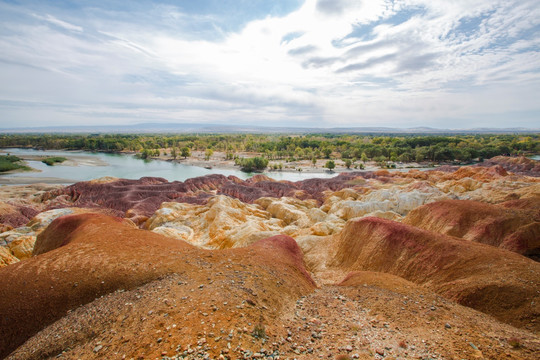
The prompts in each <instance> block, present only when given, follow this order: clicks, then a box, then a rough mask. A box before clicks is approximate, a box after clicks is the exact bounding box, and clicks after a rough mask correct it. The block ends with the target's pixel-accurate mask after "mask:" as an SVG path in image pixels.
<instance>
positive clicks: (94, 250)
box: [0, 214, 314, 358]
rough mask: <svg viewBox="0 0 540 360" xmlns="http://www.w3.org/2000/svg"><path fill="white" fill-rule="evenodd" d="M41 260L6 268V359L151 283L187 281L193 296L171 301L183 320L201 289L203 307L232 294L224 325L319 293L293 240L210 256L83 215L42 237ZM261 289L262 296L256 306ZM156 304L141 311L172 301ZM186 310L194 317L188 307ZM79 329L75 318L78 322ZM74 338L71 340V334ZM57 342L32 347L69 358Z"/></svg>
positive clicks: (147, 350) (0, 350) (0, 294)
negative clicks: (84, 312) (56, 325)
mask: <svg viewBox="0 0 540 360" xmlns="http://www.w3.org/2000/svg"><path fill="white" fill-rule="evenodd" d="M36 254H40V255H37V256H35V257H32V258H30V259H28V260H25V261H21V262H20V263H17V264H14V265H12V266H8V267H5V268H2V269H0V313H1V314H2V316H0V357H4V356H6V355H7V354H9V353H10V352H11V351H13V350H15V349H16V348H17V347H18V346H20V345H21V344H22V343H24V342H25V341H26V340H27V339H29V338H30V337H31V336H33V335H34V334H36V332H38V331H40V330H42V329H44V328H45V327H46V326H48V325H50V324H52V323H53V322H55V321H57V320H59V319H61V318H63V317H65V316H66V314H68V313H70V312H71V311H73V310H74V309H77V308H79V307H81V306H82V305H84V304H88V303H90V302H92V301H94V300H95V299H97V298H99V297H102V296H105V295H107V294H110V296H111V297H112V298H115V296H116V295H114V294H117V293H116V292H117V291H119V290H120V291H123V290H128V291H129V290H130V293H131V294H132V295H134V294H133V292H134V291H135V292H136V291H137V289H138V288H140V287H141V286H143V285H144V284H148V283H152V282H153V281H156V280H157V279H160V278H163V277H164V276H177V277H178V276H180V277H181V278H182V279H183V280H182V281H184V282H185V283H186V284H188V285H189V286H187V287H186V288H189V290H190V291H188V290H185V291H179V292H175V291H173V292H172V293H169V294H167V296H170V297H171V298H169V301H168V302H167V303H168V305H171V304H172V303H174V307H175V308H176V307H177V306H178V309H177V310H178V311H179V313H182V314H184V312H183V311H180V310H181V309H182V304H180V303H181V302H182V299H181V297H180V295H181V294H183V296H187V295H188V294H189V293H190V292H193V291H195V289H196V291H198V293H197V294H198V297H196V299H199V300H198V301H196V302H195V306H200V301H201V300H204V299H206V300H208V299H212V298H213V297H217V298H219V296H218V295H216V294H218V293H221V295H220V296H221V297H222V298H223V297H225V298H227V297H228V295H229V294H230V295H231V298H230V301H231V304H230V306H224V307H225V308H226V309H227V310H226V311H225V313H223V314H221V313H220V318H222V319H221V320H223V319H225V320H223V321H226V319H227V318H229V319H230V317H231V314H232V313H233V312H234V311H235V309H236V308H235V307H233V304H234V305H237V304H238V302H240V301H244V300H245V301H247V302H248V304H249V303H255V302H262V303H263V304H264V305H265V306H266V308H267V313H268V314H270V315H268V316H271V315H272V314H274V315H275V314H276V313H278V312H279V311H281V308H282V306H285V305H286V304H287V302H288V301H294V300H295V299H296V298H298V297H299V296H301V295H302V294H306V293H308V292H309V291H311V290H312V289H313V287H314V283H313V280H312V279H311V278H310V277H309V275H308V274H307V272H306V270H305V268H304V265H303V260H302V257H301V256H302V255H301V250H300V249H299V248H298V246H297V245H296V242H295V241H294V240H293V239H292V238H290V237H287V236H276V237H272V238H269V239H264V240H261V241H259V242H257V243H255V244H253V245H252V246H249V247H246V248H242V249H232V250H222V251H219V252H218V251H207V250H201V249H198V248H195V247H193V246H191V245H189V244H187V243H185V242H182V241H178V240H174V239H171V238H167V237H164V236H161V235H159V234H155V233H152V232H150V231H146V230H139V229H136V228H134V227H133V225H130V224H128V223H126V222H125V221H124V220H122V219H119V218H113V217H110V216H106V215H101V214H83V215H72V216H65V217H62V218H58V219H56V220H55V221H53V223H51V225H50V226H49V227H48V228H47V229H46V230H45V231H44V232H43V233H42V234H40V236H39V237H38V240H37V244H36ZM239 270H241V272H240V271H239ZM247 274H249V277H248V278H246V275H247ZM174 286H176V287H180V288H181V287H182V286H183V283H182V285H180V283H178V285H176V283H175V284H174ZM259 289H262V290H260V291H262V293H260V295H259V297H258V298H255V299H253V300H251V299H252V298H254V297H255V296H257V294H256V292H258V291H259ZM233 294H234V296H236V297H234V296H233ZM191 295H193V294H191ZM148 301H149V302H150V305H149V304H146V305H145V306H143V307H142V308H141V309H142V310H141V311H143V310H144V311H148V308H149V307H148V306H150V307H151V306H152V301H154V302H159V303H160V305H163V304H162V303H163V301H164V300H163V297H162V295H158V296H157V297H156V298H151V299H149V300H148ZM224 301H225V302H226V301H227V300H224ZM154 305H155V304H154ZM155 306H156V307H157V305H155ZM171 306H172V305H171ZM166 307H167V306H166ZM106 308H107V307H106V306H105V308H104V309H106ZM145 309H146V310H145ZM101 310H103V309H100V308H98V309H95V312H96V313H100V312H101ZM185 310H186V312H190V311H189V310H188V309H187V308H186V309H185ZM208 311H209V312H212V310H208ZM104 314H107V311H105V312H104ZM129 315H130V314H129V311H128V316H129ZM259 315H260V316H261V318H264V317H266V316H267V314H262V315H261V314H258V313H253V314H251V317H248V318H249V319H251V320H252V321H253V319H254V318H255V319H256V318H258V317H259ZM263 315H264V316H263ZM128 316H126V317H128ZM199 316H200V317H201V319H203V315H199ZM135 319H137V320H140V318H137V317H135V318H133V319H131V320H133V321H134V320H135ZM201 319H199V320H197V319H193V318H192V319H187V320H185V321H188V320H189V321H200V320H201ZM79 320H80V319H79ZM109 320H110V319H109ZM158 320H159V319H158ZM156 321H157V320H156ZM77 322H78V320H77V319H75V320H74V323H77ZM188 323H189V322H188ZM188 323H185V327H186V328H189V326H188ZM200 329H201V327H199V329H198V330H200ZM87 330H88V331H87V335H85V336H86V337H83V338H82V339H81V338H76V339H75V340H76V341H75V340H74V341H75V342H77V341H82V342H83V343H84V344H86V341H89V338H88V337H90V338H91V334H93V335H92V336H96V334H95V333H93V332H92V331H93V330H92V329H91V328H90V329H87ZM131 330H132V331H135V332H137V334H133V333H130V334H124V335H125V336H126V337H131V338H137V339H138V341H141V342H144V341H147V342H149V341H150V340H149V338H150V337H152V340H151V342H152V343H154V342H155V339H154V338H153V334H154V331H155V329H154V328H152V329H146V331H149V332H151V333H146V334H145V333H144V332H143V333H140V334H139V333H138V332H139V331H140V329H139V330H136V329H131ZM143 330H144V329H143ZM64 331H65V330H64ZM186 331H187V330H186ZM189 331H197V329H191V330H189ZM189 331H188V332H189ZM67 332H68V333H71V331H69V328H68V331H67ZM83 333H84V332H83ZM88 334H90V335H88ZM70 336H71V335H70ZM179 336H180V335H179ZM183 336H187V335H186V334H184V335H183ZM72 340H73V339H72ZM54 343H55V341H53V342H52V343H48V344H45V345H43V347H41V348H35V347H32V351H31V352H34V353H37V354H41V355H32V356H34V358H43V357H45V356H52V355H54V351H60V352H61V351H62V350H63V349H62V348H58V346H62V345H55V346H53V345H52V344H54ZM119 344H120V343H119ZM64 345H65V344H64ZM87 345H88V344H87ZM127 345H129V346H128V348H132V350H131V351H132V352H139V355H142V356H143V357H145V358H147V357H155V356H159V355H160V353H156V351H158V350H157V349H156V348H152V347H151V346H150V347H144V346H142V345H143V344H142V343H141V344H140V345H141V346H140V347H137V348H136V349H133V343H131V344H127ZM72 346H76V344H71V345H70V347H72ZM88 346H91V345H88ZM117 346H120V345H118V344H117ZM92 349H93V347H92ZM28 356H30V355H28ZM15 358H21V357H19V356H15ZM30 358H31V357H30Z"/></svg>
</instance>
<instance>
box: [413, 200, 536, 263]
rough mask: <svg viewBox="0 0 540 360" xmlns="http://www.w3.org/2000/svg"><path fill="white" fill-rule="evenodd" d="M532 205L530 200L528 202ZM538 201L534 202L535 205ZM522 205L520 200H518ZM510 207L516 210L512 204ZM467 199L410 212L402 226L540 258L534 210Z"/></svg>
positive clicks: (440, 202) (423, 207)
mask: <svg viewBox="0 0 540 360" xmlns="http://www.w3.org/2000/svg"><path fill="white" fill-rule="evenodd" d="M527 200H528V201H527V204H528V205H529V206H531V205H532V204H530V203H531V202H533V199H527ZM539 200H540V199H536V206H538V203H540V201H539ZM519 203H521V201H519ZM512 204H513V206H515V207H518V206H519V204H518V203H516V202H515V201H514V202H513V203H512ZM509 206H512V205H511V204H507V206H506V207H502V206H498V205H491V204H486V203H482V202H478V201H468V200H442V201H437V202H433V203H430V204H426V205H423V206H420V207H418V208H416V209H414V210H413V211H411V212H410V213H409V214H408V215H407V216H406V217H405V218H404V219H403V223H405V224H409V225H414V226H417V227H419V228H422V229H425V230H430V231H435V232H438V233H441V234H446V235H451V236H456V237H460V238H463V239H465V240H471V241H476V242H480V243H483V244H488V245H492V246H498V247H501V248H503V249H507V250H510V251H515V252H517V253H520V254H523V255H526V256H537V255H540V222H538V221H535V218H536V211H535V210H534V208H533V209H532V210H527V209H523V210H520V209H511V208H508V207H509Z"/></svg>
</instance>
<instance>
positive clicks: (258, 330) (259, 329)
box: [251, 323, 266, 339]
mask: <svg viewBox="0 0 540 360" xmlns="http://www.w3.org/2000/svg"><path fill="white" fill-rule="evenodd" d="M251 336H253V337H254V338H256V339H266V329H265V327H264V324H263V323H258V324H257V325H255V328H253V332H252V333H251Z"/></svg>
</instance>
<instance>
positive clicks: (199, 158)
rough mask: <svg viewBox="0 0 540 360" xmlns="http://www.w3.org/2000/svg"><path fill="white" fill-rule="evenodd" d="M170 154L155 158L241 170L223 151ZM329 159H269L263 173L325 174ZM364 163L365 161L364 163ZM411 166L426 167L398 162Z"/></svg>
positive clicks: (339, 168) (372, 165) (340, 167)
mask: <svg viewBox="0 0 540 360" xmlns="http://www.w3.org/2000/svg"><path fill="white" fill-rule="evenodd" d="M167 154H168V155H166V156H165V155H163V154H162V155H160V156H159V157H155V158H153V159H157V160H163V161H176V162H178V163H180V164H184V165H190V166H199V167H204V168H213V169H214V168H215V169H225V170H240V167H239V166H237V165H235V164H234V160H227V158H226V154H225V153H221V152H215V153H214V154H213V155H212V156H211V157H210V159H209V160H205V159H204V152H202V151H193V152H192V154H191V156H190V157H188V158H186V159H184V158H181V157H178V158H177V159H176V160H174V159H173V158H172V157H171V156H170V155H169V154H170V153H167ZM238 155H239V156H240V157H246V158H247V157H254V156H260V154H256V153H239V154H238ZM327 161H328V159H319V160H317V162H316V163H315V164H313V163H312V161H311V160H298V161H292V162H288V161H286V160H270V161H269V168H267V169H266V170H265V171H264V172H263V173H269V172H274V171H279V172H291V173H294V172H304V173H312V174H324V173H328V172H329V170H328V169H327V168H325V167H324V165H325V164H326V162H327ZM334 163H335V165H336V167H335V168H334V170H333V172H334V173H341V172H348V171H355V170H356V171H358V170H361V169H358V168H356V169H355V168H354V166H351V168H350V169H348V168H347V167H346V166H345V163H344V161H342V160H339V159H334ZM273 164H277V165H281V170H271V166H272V165H273ZM359 164H361V162H360V161H357V162H356V165H359ZM362 164H363V163H362ZM363 165H364V169H363V170H366V171H376V170H381V169H382V168H381V167H380V166H378V165H377V164H376V162H374V161H371V162H367V163H365V164H363ZM409 168H425V167H423V166H422V165H420V164H417V163H407V164H398V165H397V169H409Z"/></svg>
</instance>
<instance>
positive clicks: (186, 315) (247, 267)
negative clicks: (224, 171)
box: [0, 158, 540, 359]
mask: <svg viewBox="0 0 540 360" xmlns="http://www.w3.org/2000/svg"><path fill="white" fill-rule="evenodd" d="M484 165H485V166H471V167H461V168H457V167H449V166H445V167H440V168H437V169H434V170H430V171H418V170H411V171H408V172H388V171H377V172H352V171H351V172H347V173H344V174H340V175H338V176H337V177H335V178H333V179H310V180H305V181H300V182H288V181H281V182H278V181H274V180H271V179H269V178H267V177H266V176H263V175H258V176H254V177H253V178H251V179H249V180H246V181H242V180H240V179H238V178H235V177H225V176H221V175H211V176H206V177H201V178H195V179H190V180H187V181H185V182H167V181H165V180H164V179H160V178H142V179H140V180H125V179H114V178H103V179H98V180H94V181H90V182H82V183H77V184H73V185H71V186H67V187H50V186H44V185H33V186H32V187H2V188H1V189H0V201H2V204H3V205H1V206H0V219H1V220H2V221H3V223H2V225H0V226H1V229H0V231H2V232H1V233H0V242H1V243H0V245H1V246H0V315H1V316H0V357H4V356H7V357H8V358H9V359H47V358H57V357H59V358H66V359H79V358H85V359H86V358H89V359H92V358H96V359H97V358H103V359H109V358H127V359H130V358H134V359H137V358H141V359H147V358H151V359H160V358H161V359H167V358H169V359H181V358H184V359H237V358H248V359H249V358H259V359H261V358H266V359H277V358H281V359H288V358H290V359H293V358H296V359H313V358H328V359H347V358H356V359H383V358H385V359H392V358H416V359H418V358H423V359H425V358H437V359H454V358H456V359H500V358H509V359H537V358H538V354H539V353H540V337H539V330H540V327H539V326H540V323H539V322H538V315H539V313H540V308H539V306H540V305H539V301H540V299H539V294H540V283H539V279H540V276H539V275H540V274H539V273H540V268H539V267H540V263H538V262H536V261H534V259H537V257H535V256H536V254H537V251H538V238H539V236H538V223H539V221H540V179H539V177H538V175H540V174H539V173H538V169H537V163H536V162H534V163H532V165H531V163H530V162H529V161H528V160H527V159H525V160H523V159H521V158H494V159H490V160H489V161H487V162H486V163H485V164H484ZM523 255H526V256H523ZM527 256H528V257H529V258H528V257H527Z"/></svg>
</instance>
